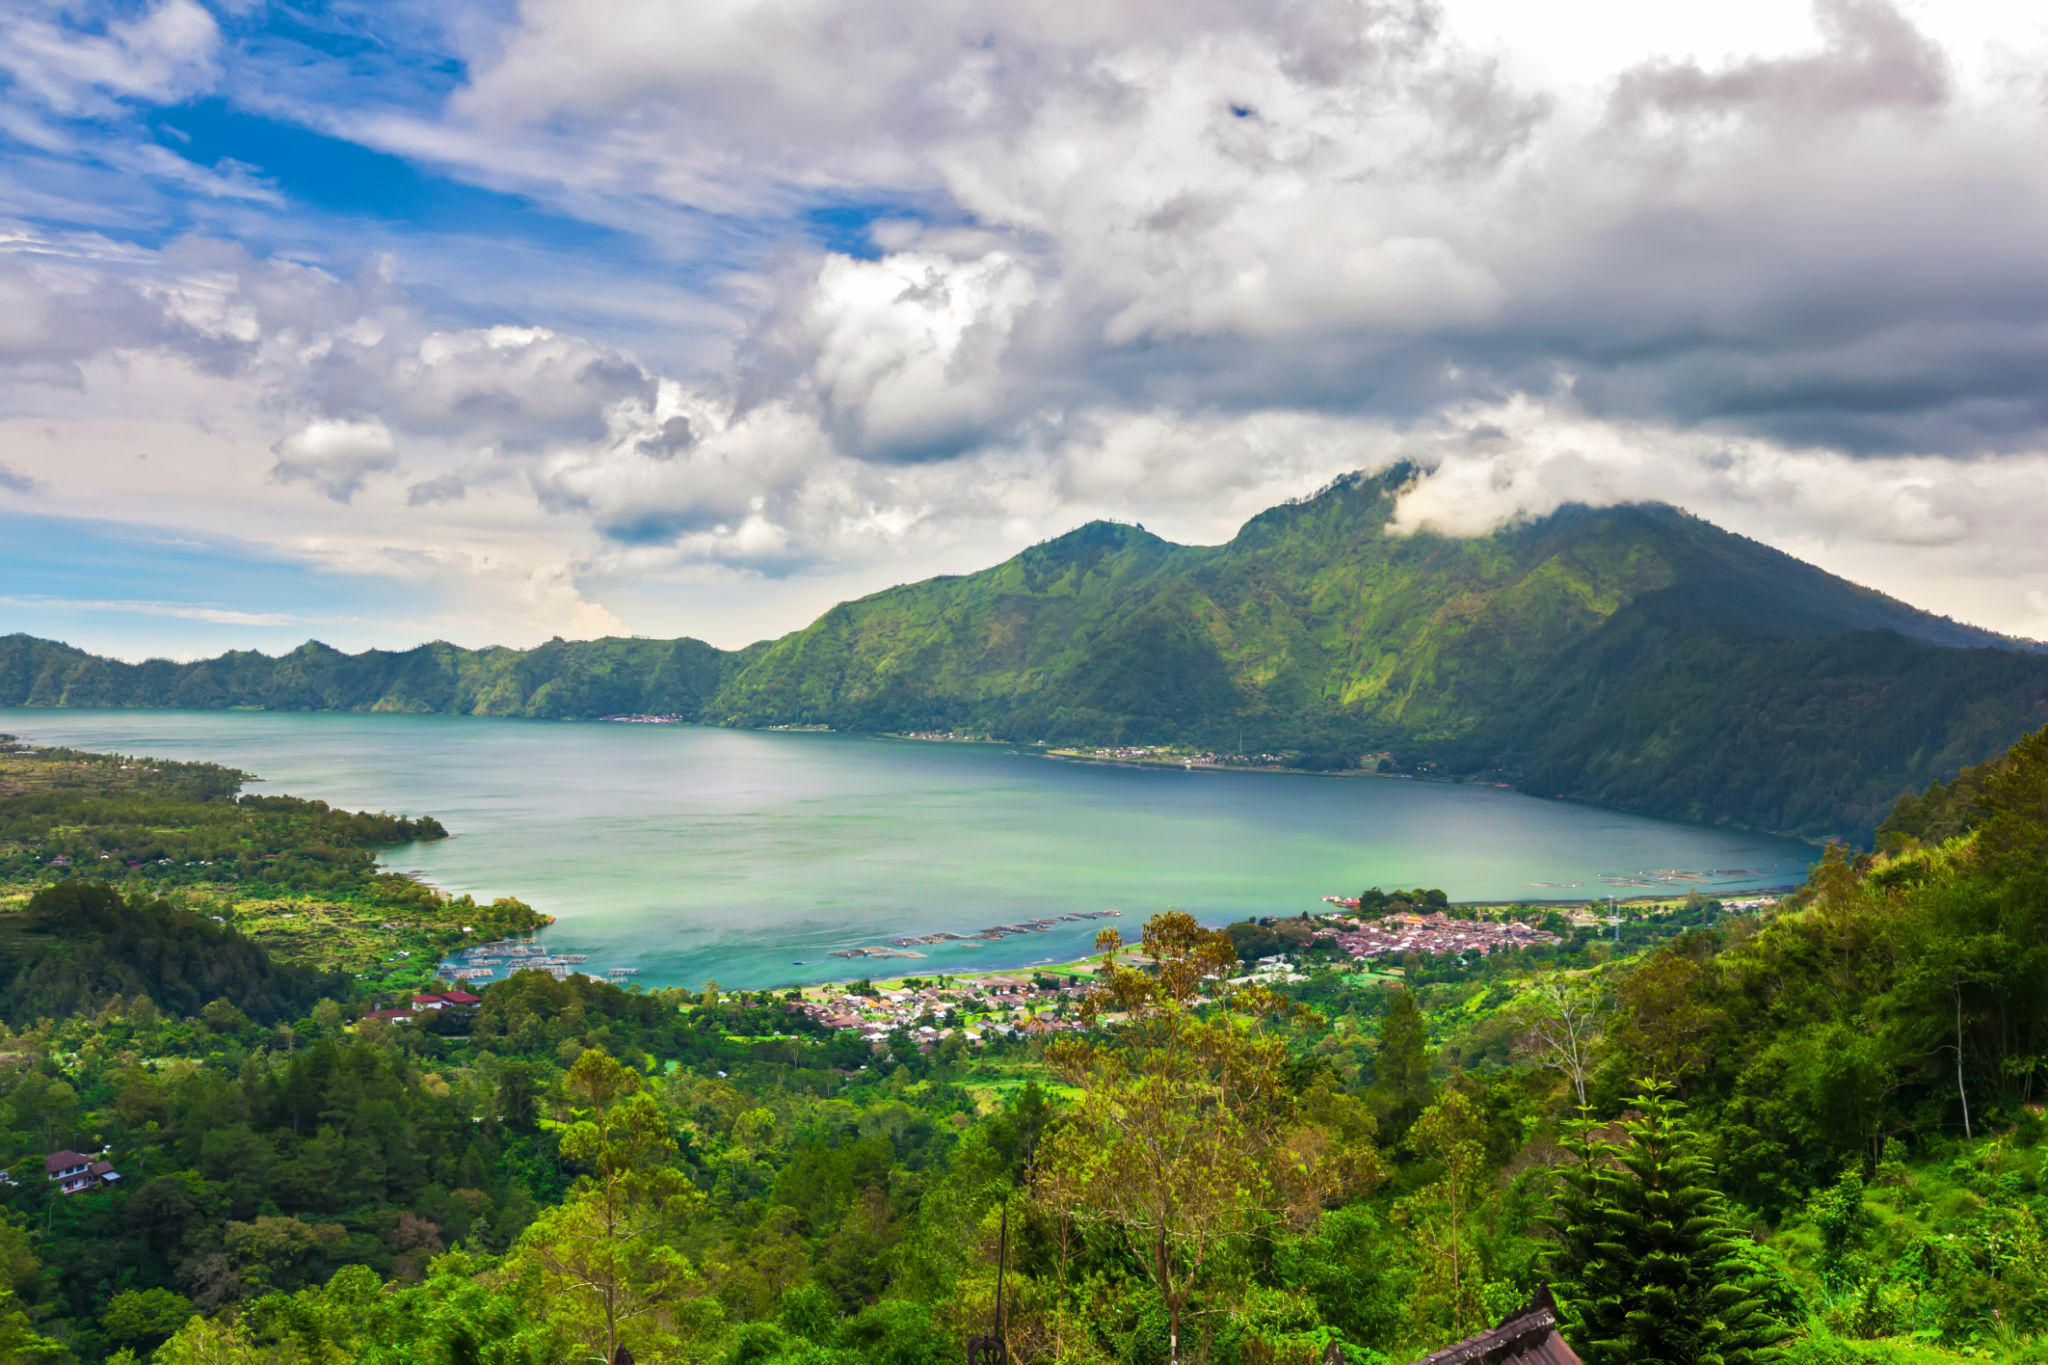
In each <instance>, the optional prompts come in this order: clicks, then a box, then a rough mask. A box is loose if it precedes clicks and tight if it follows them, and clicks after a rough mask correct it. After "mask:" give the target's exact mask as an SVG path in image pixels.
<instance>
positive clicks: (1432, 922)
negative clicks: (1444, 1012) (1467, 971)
mask: <svg viewBox="0 0 2048 1365" xmlns="http://www.w3.org/2000/svg"><path fill="white" fill-rule="evenodd" d="M1350 923H1351V924H1352V925H1354V926H1355V927H1353V928H1349V929H1343V928H1336V927H1330V928H1324V929H1318V930H1317V931H1316V932H1315V937H1316V938H1318V939H1329V940H1331V941H1333V942H1335V943H1336V944H1337V945H1338V946H1339V947H1340V948H1342V949H1343V950H1344V951H1345V952H1346V953H1348V954H1350V955H1351V956H1352V957H1354V958H1358V959H1365V958H1375V957H1403V956H1406V955H1407V954H1409V953H1422V954H1424V955H1426V956H1430V957H1439V956H1442V955H1443V954H1445V953H1478V954H1480V955H1481V956H1485V955H1486V954H1488V953H1493V952H1498V951H1500V950H1501V949H1504V948H1530V947H1534V946H1536V945H1537V944H1539V943H1556V942H1557V941H1558V936H1557V935H1556V934H1553V933H1548V932H1546V931H1545V930H1542V929H1538V928H1535V927H1533V926H1531V925H1527V924H1524V923H1522V922H1521V921H1519V920H1507V921H1498V920H1484V919H1458V918H1455V917H1453V916H1451V915H1448V914H1445V913H1444V912H1443V911H1441V910H1432V911H1430V912H1429V913H1427V914H1413V913H1410V914H1400V915H1387V916H1385V917H1384V918H1381V919H1354V920H1352V921H1350Z"/></svg>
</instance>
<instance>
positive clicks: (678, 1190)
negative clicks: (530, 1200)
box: [520, 1048, 702, 1365]
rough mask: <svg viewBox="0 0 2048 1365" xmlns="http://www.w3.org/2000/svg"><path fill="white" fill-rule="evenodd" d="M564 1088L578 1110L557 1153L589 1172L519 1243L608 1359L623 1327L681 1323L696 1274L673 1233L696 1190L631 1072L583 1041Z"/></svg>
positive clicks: (696, 1286) (654, 1328)
mask: <svg viewBox="0 0 2048 1365" xmlns="http://www.w3.org/2000/svg"><path fill="white" fill-rule="evenodd" d="M563 1089H564V1090H565V1091H566V1093H567V1094H568V1096H569V1098H570V1099H571V1100H572V1101H573V1102H574V1103H575V1104H576V1105H577V1107H578V1110H579V1115H578V1119H577V1121H576V1122H575V1123H574V1124H573V1125H571V1126H570V1128H569V1129H568V1131H567V1132H565V1133H564V1134H563V1135H562V1142H561V1151H562V1155H563V1157H564V1158H566V1159H567V1160H569V1161H573V1162H577V1163H580V1164H583V1165H586V1166H587V1167H589V1174H587V1175H585V1176H583V1177H581V1178H579V1179H578V1180H577V1182H576V1184H575V1186H574V1187H573V1188H572V1189H571V1191H570V1196H569V1198H568V1200H567V1201H566V1202H565V1203H563V1204H561V1205H559V1206H558V1207H556V1208H552V1209H549V1210H548V1211H547V1212H545V1213H543V1214H542V1215H541V1216H540V1218H538V1219H537V1220H536V1221H535V1222H534V1224H533V1226H532V1227H531V1228H529V1229H528V1230H527V1232H526V1234H525V1235H524V1236H523V1237H522V1238H521V1239H520V1250H521V1251H522V1252H523V1253H524V1255H525V1256H527V1257H529V1258H531V1260H532V1261H533V1262H535V1263H537V1264H538V1265H539V1267H540V1270H541V1273H542V1278H543V1283H544V1284H545V1285H546V1287H547V1290H548V1292H549V1294H550V1295H551V1296H552V1297H555V1298H556V1301H557V1302H559V1303H560V1304H561V1305H562V1306H563V1308H564V1309H566V1310H567V1311H566V1313H565V1316H568V1317H570V1318H571V1319H572V1320H573V1322H574V1325H575V1327H576V1329H577V1330H578V1331H579V1333H580V1334H581V1335H582V1336H584V1338H585V1339H586V1341H588V1342H589V1344H590V1345H592V1346H596V1347H599V1348H600V1349H601V1350H602V1351H603V1360H604V1361H605V1362H606V1365H611V1362H615V1361H617V1360H618V1359H619V1348H620V1345H621V1343H622V1341H623V1340H624V1338H625V1337H626V1336H628V1335H629V1334H630V1335H634V1336H635V1337H636V1339H644V1338H645V1337H647V1336H654V1337H656V1338H668V1339H673V1338H674V1337H675V1336H677V1335H679V1334H680V1332H681V1331H682V1330H683V1329H684V1328H685V1327H686V1324H685V1322H684V1321H683V1318H684V1310H685V1308H686V1305H687V1303H688V1301H689V1300H691V1299H693V1298H695V1297H697V1296H698V1295H699V1294H700V1293H701V1292H702V1283H701V1281H700V1280H699V1278H698V1276H697V1273H696V1271H695V1270H694V1269H693V1268H692V1267H691V1265H690V1263H689V1261H688V1259H687V1258H685V1257H684V1255H683V1254H682V1252H680V1251H678V1250H677V1249H676V1248H675V1246H674V1240H675V1239H676V1238H677V1237H678V1236H680V1234H681V1233H682V1232H683V1231H684V1229H685V1228H686V1226H687V1224H688V1221H689V1218H690V1215H691V1213H692V1212H693V1211H694V1208H695V1206H696V1205H697V1204H698V1203H700V1202H701V1201H702V1196H701V1195H700V1194H699V1193H698V1192H697V1190H696V1188H695V1187H694V1186H692V1185H691V1184H690V1181H689V1179H688V1177H686V1176H685V1175H684V1174H683V1173H682V1172H681V1171H679V1170H677V1169H676V1168H675V1167H674V1165H672V1164H671V1163H672V1161H673V1159H674V1157H675V1155H676V1143H675V1139H674V1138H672V1137H671V1136H670V1135H669V1130H668V1122H667V1120H666V1119H665V1118H664V1117H663V1116H662V1113H661V1110H660V1109H659V1108H658V1107H657V1106H656V1104H655V1102H654V1099H653V1097H652V1096H650V1095H648V1094H647V1093H645V1091H644V1090H643V1089H642V1088H641V1079H640V1075H639V1073H638V1072H636V1071H633V1070H632V1069H630V1068H628V1067H625V1066H622V1065H620V1064H619V1063H618V1062H617V1061H615V1060H614V1059H612V1058H611V1057H608V1056H606V1055H605V1054H604V1053H602V1052H600V1051H598V1050H597V1049H595V1048H592V1049H589V1050H588V1051H586V1052H584V1054H583V1055H582V1056H581V1057H579V1058H578V1059H577V1060H576V1063H575V1065H574V1066H572V1067H570V1069H569V1074H568V1075H567V1076H566V1077H565V1078H564V1079H563ZM637 1349H641V1350H643V1352H644V1349H645V1348H644V1347H638V1348H637Z"/></svg>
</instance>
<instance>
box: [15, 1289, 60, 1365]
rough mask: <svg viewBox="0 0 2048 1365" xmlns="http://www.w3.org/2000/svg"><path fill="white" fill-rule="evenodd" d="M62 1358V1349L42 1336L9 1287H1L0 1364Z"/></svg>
mask: <svg viewBox="0 0 2048 1365" xmlns="http://www.w3.org/2000/svg"><path fill="white" fill-rule="evenodd" d="M63 1354H64V1348H63V1347H62V1346H60V1345H58V1344H57V1343H56V1342H54V1341H52V1340H50V1339H49V1338H48V1337H46V1336H43V1335H41V1334H40V1333H38V1332H37V1331H36V1329H35V1326H34V1325H33V1324H32V1323H30V1322H29V1319H28V1314H26V1313H24V1312H22V1311H21V1307H20V1305H18V1304H17V1303H16V1302H15V1299H14V1290H13V1288H12V1287H11V1286H7V1285H0V1360H5V1361H8V1362H10V1365H12V1363H13V1362H20V1365H27V1362H29V1361H33V1360H48V1359H50V1358H52V1357H55V1356H61V1355H63Z"/></svg>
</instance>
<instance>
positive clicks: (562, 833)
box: [0, 708, 1816, 987]
mask: <svg viewBox="0 0 2048 1365" xmlns="http://www.w3.org/2000/svg"><path fill="white" fill-rule="evenodd" d="M0 731H4V732H8V733H12V734H17V735H20V736H21V737H23V738H24V739H27V740H29V741H31V742H34V743H39V744H65V745H73V746H76V747H79V748H86V749H101V750H117V751H121V752H125V753H133V754H152V755H156V756H158V757H163V758H184V759H205V760H209V761H212V762H217V763H224V764H227V765H228V766H230V767H235V768H240V769H243V770H245V771H248V772H252V773H256V774H258V775H259V776H260V777H261V778H262V779H263V782H262V784H261V785H258V786H255V787H253V788H252V790H255V791H270V792H288V793H290V794H292V795H295V796H305V797H318V798H321V799H323V800H326V801H328V802H331V803H333V804H335V805H338V806H344V807H349V808H353V809H368V810H389V811H394V812H402V813H405V814H414V815H432V816H435V817H436V818H438V819H439V820H440V821H441V822H442V823H443V824H444V825H446V826H447V827H448V830H449V832H450V834H451V835H453V837H452V838H450V839H447V840H445V841H442V842H438V843H434V844H417V845H410V846H407V847H404V848H399V849H394V850H391V852H390V853H389V855H388V856H387V858H386V861H387V863H388V864H389V865H390V866H391V867H393V868H396V869H398V870H401V871H409V872H415V873H417V874H418V875H420V876H421V877H423V878H425V879H426V880H428V881H430V882H432V883H433V884H434V885H436V886H439V887H442V888H444V889H446V890H448V891H451V892H458V893H459V892H469V893H471V894H473V895H475V896H477V897H479V898H482V899H488V898H490V897H494V896H500V895H513V896H517V897H519V898H520V899H521V900H523V901H526V902H528V903H529V904H531V905H533V906H535V907H537V908H539V909H541V910H544V911H546V912H548V913H549V914H552V915H554V916H556V918H557V923H556V924H555V925H554V926H553V927H552V928H551V929H549V930H547V931H546V935H545V938H546V940H547V942H548V944H549V946H550V947H552V948H554V949H556V950H557V951H561V952H582V953H587V954H589V955H590V961H589V963H588V964H587V965H586V967H585V968H584V970H586V971H588V972H590V973H591V974H592V975H601V974H602V973H603V971H604V969H605V968H607V967H614V966H617V967H637V968H638V969H639V970H640V975H639V976H638V977H637V978H635V979H636V980H638V981H640V982H641V983H643V984H647V985H690V986H696V985H699V984H701V983H702V982H703V981H704V980H705V978H707V977H714V976H715V977H716V978H717V979H718V980H719V981H720V982H722V983H724V984H726V985H731V986H746V987H758V986H768V985H785V984H792V983H795V982H799V981H818V980H844V979H848V978H850V977H853V976H858V975H860V974H862V972H863V970H864V968H863V967H862V965H861V964H859V963H849V962H847V961H845V960H842V959H835V958H832V957H829V956H827V954H828V953H830V952H831V951H832V950H835V949H848V948H855V947H869V946H884V945H887V944H888V942H889V940H891V939H893V938H898V937H907V936H910V935H917V934H928V933H934V932H938V931H941V930H950V931H952V932H955V933H973V932H976V931H978V930H981V929H983V928H986V927H989V926H991V925H999V924H1014V923H1017V922H1018V921H1020V920H1024V919H1031V918H1049V917H1053V916H1057V915H1060V914H1065V913H1069V912H1074V911H1084V910H1087V911H1092V910H1120V911H1122V912H1123V914H1122V917H1121V918H1120V919H1116V920H1109V921H1105V922H1089V921H1081V922H1067V923H1062V924H1060V925H1059V926H1058V927H1057V928H1055V929H1054V930H1052V931H1050V932H1046V933H1037V934H1030V935H1027V936H1023V937H1019V938H1008V939H1003V940H1001V941H998V942H989V943H979V944H976V945H960V944H951V945H934V946H930V947H924V948H920V949H919V950H918V951H921V952H924V953H926V954H927V959H926V960H925V961H923V962H917V963H909V962H893V963H889V964H885V965H884V964H877V965H876V966H875V967H874V968H873V970H875V971H876V972H878V973H880V972H882V971H887V972H889V973H891V974H897V973H901V972H903V971H905V970H912V969H931V970H939V971H965V970H973V969H976V968H996V967H1017V966H1023V965H1028V964H1030V963H1034V962H1040V961H1061V960H1066V959H1070V958H1073V957H1076V956H1079V955H1080V954H1082V953H1083V952H1085V951H1086V950H1087V949H1088V947H1089V945H1090V944H1091V943H1092V941H1093V938H1094V935H1095V933H1096V931H1097V930H1098V929H1099V928H1101V927H1104V924H1105V923H1106V924H1108V925H1113V926H1114V927H1117V928H1119V929H1121V930H1123V932H1124V933H1125V936H1126V937H1130V938H1135V937H1136V935H1137V931H1138V928H1139V926H1140V925H1141V924H1142V923H1143V921H1144V918H1145V916H1146V915H1148V914H1150V913H1152V912H1154V911H1157V910H1161V909H1166V908H1177V909H1183V910H1187V911H1190V912H1192V913H1194V914H1196V915H1198V916H1200V917H1201V918H1202V919H1203V920H1205V921H1207V922H1210V923H1216V924H1220V923H1223V922H1225V921H1227V920H1231V919H1238V918H1242V917H1244V916H1246V915H1251V914H1272V915H1292V914H1298V913H1299V912H1301V911H1303V910H1315V909H1317V908H1318V907H1319V905H1320V902H1321V898H1322V897H1323V896H1326V895H1336V894H1344V895H1352V894H1356V893H1357V892H1358V891H1359V890H1360V889H1361V888H1363V887H1367V886H1374V885H1377V886H1383V887H1388V888H1392V887H1395V886H1416V885H1422V886H1436V887H1442V888H1443V889H1444V890H1445V891H1447V892H1449V893H1450V896H1451V898H1452V899H1453V900H1479V899H1494V898H1500V899H1526V900H1564V899H1578V898H1585V899H1590V898H1593V897H1596V896H1603V895H1607V894H1610V893H1613V894H1621V895H1627V894H1630V893H1632V892H1635V891H1637V890H1640V889H1641V888H1642V887H1643V886H1645V885H1655V886H1659V887H1675V888H1677V889H1680V890H1682V889H1684V888H1685V887H1687V886H1694V885H1696V886H1699V887H1700V888H1701V889H1702V890H1705V891H1708V892H1713V893H1720V894H1726V893H1729V892H1734V891H1741V890H1746V889H1754V888H1760V887H1775V886H1785V885H1789V884H1792V883H1795V882H1797V881H1799V880H1800V879H1801V878H1802V877H1803V876H1804V875H1805V872H1806V868H1807V866H1808V865H1809V864H1810V863H1811V862H1812V861H1813V859H1814V857H1815V856H1816V853H1815V850H1814V849H1813V848H1811V847H1810V846H1808V845H1805V844H1802V843H1798V842H1795V841H1792V840H1787V839H1779V838H1774V837H1771V836H1768V835H1759V834H1746V833H1742V832H1739V831H1732V830H1720V829H1708V828H1704V827H1700V826H1694V825H1683V824H1674V823H1671V822H1668V821H1661V820H1649V819H1644V818H1642V817H1640V816H1633V815H1622V814H1617V813H1615V812H1613V811H1605V810H1599V809H1596V808H1594V807H1591V806H1581V805H1574V804H1572V803H1570V802H1564V801H1544V800H1538V799H1536V798H1534V797H1528V796H1522V795H1519V794H1517V793H1514V792H1510V791H1505V790H1502V789H1499V788H1495V787H1488V786H1458V785H1451V784H1441V783H1429V782H1413V781H1405V780H1400V779H1391V778H1362V777H1352V778H1335V777H1307V776H1297V775H1284V774H1269V773H1229V772H1200V771H1197V772H1186V771H1180V770H1172V769H1151V768H1117V767H1105V766H1095V765H1087V764H1077V763H1069V762H1062V761H1060V760H1056V759H1048V758H1045V757H1042V756H1040V755H1037V754H1033V753H1029V752H1026V751H1023V750H1017V749H1011V748H1009V747H1007V746H998V745H956V744H931V743H920V742H916V741H911V740H887V739H876V738H868V737H862V736H852V735H833V734H801V733H774V732H760V731H746V730H718V729H709V728H700V727H697V726H642V725H610V724H603V723H599V722H589V723H580V724H578V723H562V722H555V721H522V720H483V719H478V718H474V717H456V716H380V715H356V714H293V713H267V712H243V711H236V712H222V711H45V710H18V709H6V708H0ZM799 962H800V963H801V964H802V965H798V964H799Z"/></svg>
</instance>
